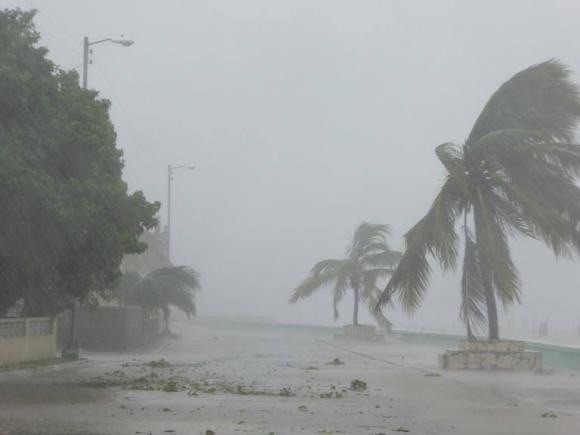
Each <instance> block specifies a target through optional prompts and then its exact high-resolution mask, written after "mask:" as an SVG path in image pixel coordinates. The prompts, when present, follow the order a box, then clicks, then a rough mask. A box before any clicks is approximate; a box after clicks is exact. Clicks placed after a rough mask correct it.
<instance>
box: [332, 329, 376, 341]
mask: <svg viewBox="0 0 580 435" xmlns="http://www.w3.org/2000/svg"><path fill="white" fill-rule="evenodd" d="M334 339H335V340H336V341H362V342H382V341H385V335H384V334H383V333H382V332H381V331H379V330H378V329H377V328H376V327H375V326H373V325H344V326H343V327H342V329H341V331H340V332H339V333H338V334H334Z"/></svg>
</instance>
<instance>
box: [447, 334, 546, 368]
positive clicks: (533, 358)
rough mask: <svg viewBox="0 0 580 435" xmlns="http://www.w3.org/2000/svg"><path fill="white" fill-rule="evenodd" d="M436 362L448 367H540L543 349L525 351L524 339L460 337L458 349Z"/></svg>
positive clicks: (450, 351) (449, 351)
mask: <svg viewBox="0 0 580 435" xmlns="http://www.w3.org/2000/svg"><path fill="white" fill-rule="evenodd" d="M439 366H440V367H441V368H442V369H448V370H516V371H535V370H542V353H541V352H526V351H525V344H524V342H523V341H514V340H462V341H460V342H459V350H447V351H445V353H444V354H443V355H440V356H439Z"/></svg>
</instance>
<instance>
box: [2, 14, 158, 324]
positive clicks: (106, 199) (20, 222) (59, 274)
mask: <svg viewBox="0 0 580 435" xmlns="http://www.w3.org/2000/svg"><path fill="white" fill-rule="evenodd" d="M33 17H34V12H22V11H20V10H3V11H0V99H1V100H2V103H3V104H2V107H1V108H0V186H1V189H0V204H1V210H2V213H0V225H1V227H2V228H3V231H2V233H1V240H0V312H1V311H2V310H4V309H6V308H7V307H9V306H10V305H11V304H12V303H14V302H15V301H16V300H17V299H20V298H23V299H24V301H25V308H26V314H28V315H51V314H54V313H55V312H57V311H59V310H60V309H62V308H63V306H64V305H65V304H67V303H68V302H67V301H68V300H70V298H72V297H77V298H83V297H85V296H86V295H87V294H88V293H89V292H95V291H96V292H98V291H101V290H104V289H106V288H107V287H109V286H110V285H111V284H112V283H113V282H114V281H115V280H116V279H117V278H118V275H119V264H120V262H121V259H122V257H123V255H124V254H126V253H138V252H142V251H143V250H144V249H145V248H146V246H145V245H144V244H143V243H141V242H139V236H140V234H141V233H142V232H143V231H144V229H145V228H151V227H153V226H154V225H155V224H156V220H155V218H154V216H155V214H156V212H157V211H158V209H159V204H157V203H153V204H152V203H148V202H147V201H146V200H145V198H144V196H143V194H142V193H141V192H135V193H133V194H129V193H128V192H127V185H126V184H125V183H124V182H123V180H122V177H121V175H122V174H121V172H122V168H123V162H122V153H121V151H120V150H119V149H118V148H117V147H116V134H115V131H114V128H113V125H112V123H111V121H110V118H109V107H110V103H109V102H108V101H107V100H104V99H100V98H98V95H97V93H96V92H94V91H88V90H84V89H81V88H80V87H79V85H78V76H77V74H76V72H74V71H70V72H67V71H63V70H60V69H58V68H57V67H56V66H55V65H54V64H53V63H52V62H51V61H49V60H48V59H47V58H46V54H47V50H46V49H45V48H43V47H38V46H37V44H38V41H39V34H38V33H37V32H36V30H35V28H34V24H33Z"/></svg>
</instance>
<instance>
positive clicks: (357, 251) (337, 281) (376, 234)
mask: <svg viewBox="0 0 580 435" xmlns="http://www.w3.org/2000/svg"><path fill="white" fill-rule="evenodd" d="M390 234H391V233H390V229H389V227H388V226H387V225H378V224H370V223H366V222H365V223H362V224H360V225H359V227H358V228H357V229H356V231H355V233H354V236H353V239H352V242H351V244H350V245H349V247H348V249H347V252H346V254H347V258H343V259H331V260H323V261H320V262H319V263H317V264H316V265H315V266H314V267H313V268H312V270H311V271H310V276H308V278H306V279H305V280H304V281H303V282H302V284H300V285H299V286H298V287H297V288H296V289H295V290H294V292H293V294H292V297H291V298H290V303H291V304H294V303H296V302H297V301H298V300H299V299H304V298H307V297H309V296H310V295H312V294H313V293H314V292H315V291H316V290H318V289H320V288H322V287H325V286H327V285H328V286H329V285H332V286H333V306H334V319H335V320H336V319H337V318H338V304H339V303H340V301H342V299H343V298H344V296H345V295H346V293H347V291H348V290H352V292H353V294H354V310H353V318H352V323H353V325H358V311H359V303H360V302H363V303H367V304H368V306H369V307H370V309H371V313H373V316H374V317H375V320H376V321H377V323H378V324H379V325H380V326H383V327H387V328H388V327H390V326H391V323H390V322H389V320H388V319H387V318H386V317H385V316H384V315H383V314H382V312H381V311H380V310H375V309H374V308H375V306H376V305H377V303H378V297H379V295H380V289H379V288H378V287H377V283H378V281H379V280H380V279H381V278H385V277H386V276H388V275H389V274H391V273H392V271H393V268H394V266H395V265H396V264H397V262H398V261H399V259H400V258H401V253H400V252H397V251H393V250H391V249H390V248H389V245H388V243H387V236H389V235H390Z"/></svg>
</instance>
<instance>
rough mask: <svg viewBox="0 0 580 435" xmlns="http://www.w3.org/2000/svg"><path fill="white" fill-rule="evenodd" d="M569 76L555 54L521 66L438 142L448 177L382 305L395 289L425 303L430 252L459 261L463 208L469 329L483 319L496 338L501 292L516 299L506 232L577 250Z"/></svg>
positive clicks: (579, 152) (575, 105)
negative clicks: (462, 130) (464, 130)
mask: <svg viewBox="0 0 580 435" xmlns="http://www.w3.org/2000/svg"><path fill="white" fill-rule="evenodd" d="M569 76H570V73H569V71H568V70H567V69H566V68H564V67H563V66H562V65H561V64H560V63H558V62H556V61H552V60H551V61H548V62H544V63H541V64H538V65H534V66H532V67H530V68H527V69H525V70H523V71H521V72H519V73H518V74H516V75H515V76H514V77H512V78H511V79H510V80H508V81H507V82H506V83H504V84H503V85H502V86H501V87H500V88H499V89H498V90H497V91H496V92H495V93H494V94H493V95H492V97H491V98H490V100H489V102H488V103H487V104H486V106H485V108H484V109H483V111H482V113H481V115H480V116H479V118H478V119H477V121H476V123H475V125H474V127H473V130H472V132H471V134H470V135H469V137H468V139H467V140H466V141H465V143H464V144H463V145H462V146H456V145H454V144H450V143H446V144H443V145H440V146H439V147H437V148H436V154H437V157H438V158H439V160H440V161H441V163H442V164H443V166H444V167H445V169H446V170H447V178H446V181H445V183H444V184H443V186H442V188H441V190H440V192H439V194H438V195H437V197H436V199H435V201H434V202H433V205H432V206H431V209H430V210H429V212H428V213H427V215H425V217H423V219H421V220H420V221H419V222H418V223H417V224H416V225H415V226H414V227H413V228H412V229H411V230H410V231H409V232H408V233H407V234H406V235H405V242H406V247H407V249H406V252H405V254H404V255H403V258H402V259H401V261H400V263H399V266H398V267H397V269H396V270H395V272H394V273H393V275H392V278H391V280H390V281H389V283H388V285H387V287H386V289H385V291H384V292H383V294H382V295H381V298H380V300H379V305H378V307H380V306H381V305H384V304H386V303H388V302H390V301H391V299H392V298H393V297H398V300H399V301H400V302H401V304H402V305H403V307H404V308H405V309H406V310H407V311H408V312H411V311H413V310H414V309H415V308H416V307H417V306H419V305H420V303H421V302H422V299H423V296H424V292H425V289H426V287H427V284H428V281H429V277H430V274H431V268H430V266H429V263H428V256H429V255H431V256H433V257H435V258H436V259H437V260H438V261H439V262H440V264H441V265H442V267H443V268H444V269H453V268H455V267H456V261H457V255H458V252H457V242H458V236H457V234H456V231H455V225H456V221H457V218H458V217H460V216H464V219H465V222H464V226H465V258H464V264H463V277H462V282H461V288H462V307H461V311H460V316H461V318H462V319H463V321H464V322H465V323H466V326H467V329H468V335H471V334H472V329H473V328H474V327H475V328H477V327H480V326H482V325H484V324H485V322H486V321H487V322H488V325H489V335H490V338H498V337H499V330H498V324H497V308H496V302H495V301H496V298H499V300H500V301H501V302H502V304H503V305H504V306H509V305H510V304H512V303H514V302H517V301H519V299H520V280H519V277H518V273H517V270H516V268H515V265H514V263H513V261H512V259H511V254H510V250H509V245H508V238H509V236H510V235H513V234H520V235H523V236H526V237H532V238H536V239H539V240H542V241H544V243H545V244H546V245H548V246H549V247H551V248H552V250H553V251H554V253H555V254H556V256H562V255H571V253H572V251H573V250H579V249H580V232H579V231H578V224H579V220H580V189H579V188H578V187H577V186H576V183H575V181H576V177H577V176H578V175H580V146H578V145H576V144H573V143H571V142H572V140H573V136H574V135H573V133H574V128H575V127H576V124H577V122H578V120H579V119H580V97H579V96H580V94H579V90H578V88H577V87H576V85H575V84H573V83H572V82H571V80H570V77H569ZM469 227H472V228H474V230H475V231H474V234H475V237H474V236H473V235H472V232H471V231H470V230H469ZM484 307H485V309H486V311H487V312H486V313H485V314H484Z"/></svg>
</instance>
